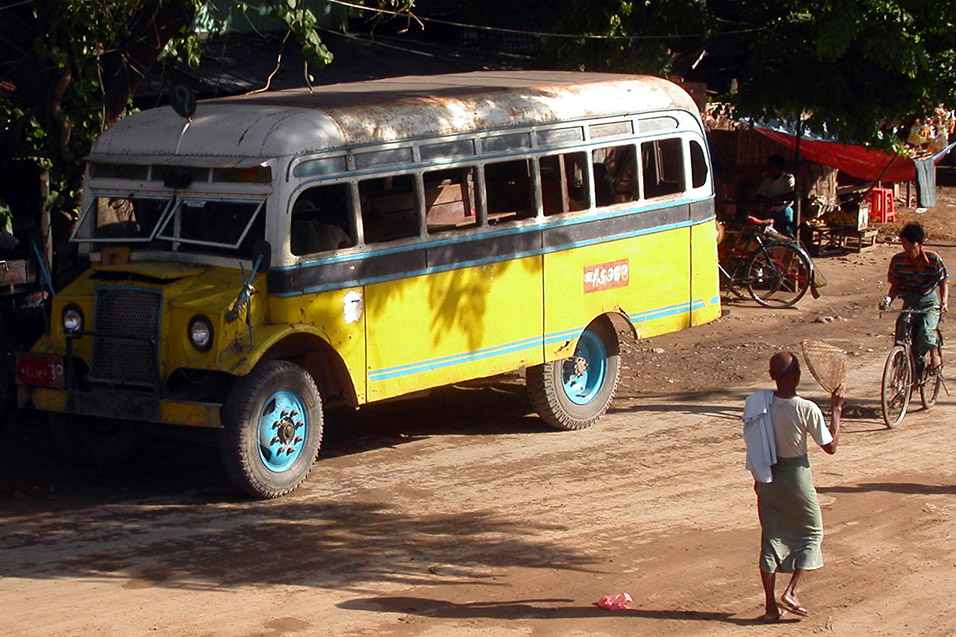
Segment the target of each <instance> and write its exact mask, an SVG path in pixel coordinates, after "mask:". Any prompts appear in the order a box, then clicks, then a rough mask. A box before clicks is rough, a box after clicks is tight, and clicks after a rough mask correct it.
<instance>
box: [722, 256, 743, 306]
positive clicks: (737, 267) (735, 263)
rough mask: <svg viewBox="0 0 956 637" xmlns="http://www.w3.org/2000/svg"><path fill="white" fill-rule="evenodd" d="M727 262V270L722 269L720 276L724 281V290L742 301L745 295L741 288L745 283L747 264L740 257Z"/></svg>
mask: <svg viewBox="0 0 956 637" xmlns="http://www.w3.org/2000/svg"><path fill="white" fill-rule="evenodd" d="M727 261H728V263H727V268H726V269H724V268H721V274H720V276H721V279H723V284H724V285H723V288H724V289H725V290H727V291H728V292H730V293H731V294H733V295H734V296H736V297H737V298H738V299H742V298H743V297H744V293H743V292H742V291H741V289H740V286H741V284H742V283H743V281H744V275H745V273H746V265H747V262H746V261H745V260H744V259H742V258H740V257H734V258H732V259H728V260H727Z"/></svg>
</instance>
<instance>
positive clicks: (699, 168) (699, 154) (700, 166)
mask: <svg viewBox="0 0 956 637" xmlns="http://www.w3.org/2000/svg"><path fill="white" fill-rule="evenodd" d="M706 183H707V160H706V159H705V157H704V148H703V146H701V145H700V144H699V143H697V142H696V141H695V140H693V139H692V140H690V185H691V188H700V187H701V186H703V185H704V184H706Z"/></svg>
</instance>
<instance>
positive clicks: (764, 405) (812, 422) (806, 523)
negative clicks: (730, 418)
mask: <svg viewBox="0 0 956 637" xmlns="http://www.w3.org/2000/svg"><path fill="white" fill-rule="evenodd" d="M770 378H772V379H773V380H774V382H775V383H776V385H777V389H776V391H770V390H762V391H758V392H756V393H754V394H752V395H751V396H749V397H748V398H747V403H746V406H745V408H744V439H745V440H746V442H747V468H748V469H750V470H751V471H752V472H753V475H754V490H755V491H756V492H757V511H758V514H759V516H760V528H761V548H760V581H761V583H762V584H763V590H764V596H765V603H766V604H765V608H766V610H765V612H764V614H763V615H762V616H761V617H760V620H761V621H764V622H775V621H779V620H780V618H781V616H782V615H783V612H784V611H789V612H791V613H794V614H795V615H800V616H802V617H806V616H807V615H809V613H808V611H807V609H806V608H804V607H803V605H802V604H801V603H800V599H799V598H798V596H797V588H798V586H799V585H800V582H801V580H802V579H803V575H804V573H805V572H806V571H810V570H814V569H818V568H820V567H821V566H823V554H822V552H821V550H820V545H821V543H822V542H823V516H822V514H821V512H820V504H819V503H818V502H817V493H816V490H815V489H814V487H813V476H812V475H811V473H810V462H809V459H808V458H807V434H809V435H810V436H811V437H812V438H813V440H814V441H815V442H816V443H817V444H818V445H820V447H821V448H823V450H824V451H826V452H827V453H828V454H834V453H836V449H837V443H838V442H839V439H840V415H841V413H842V411H843V401H844V395H845V393H846V386H845V385H840V386H839V387H838V388H836V389H835V390H834V391H833V393H832V394H831V395H830V406H831V416H830V424H829V426H827V425H826V424H825V423H824V419H823V412H822V411H820V408H819V407H818V406H817V405H816V404H815V403H813V402H811V401H809V400H806V399H805V398H802V397H800V396H798V395H797V385H799V383H800V362H799V361H798V360H797V357H796V356H795V355H794V354H792V353H790V352H779V353H777V354H774V356H773V357H772V358H771V359H770ZM777 572H781V573H792V574H793V575H792V576H791V578H790V583H789V584H788V585H787V587H786V589H785V590H784V591H783V594H782V595H781V596H780V600H779V601H777V600H776V598H775V589H774V587H775V584H776V574H777Z"/></svg>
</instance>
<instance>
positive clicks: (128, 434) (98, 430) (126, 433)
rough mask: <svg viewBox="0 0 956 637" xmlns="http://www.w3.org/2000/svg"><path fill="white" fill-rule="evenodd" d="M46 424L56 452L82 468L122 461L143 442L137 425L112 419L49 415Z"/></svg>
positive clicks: (141, 429)
mask: <svg viewBox="0 0 956 637" xmlns="http://www.w3.org/2000/svg"><path fill="white" fill-rule="evenodd" d="M48 425H49V428H50V437H51V438H53V442H54V444H55V445H56V446H57V449H59V450H60V452H61V453H62V454H63V455H64V456H66V457H67V458H69V459H70V460H71V461H73V462H75V463H76V464H78V465H82V466H85V467H97V466H108V465H112V464H117V463H120V462H123V461H124V460H127V459H129V458H131V457H132V456H133V455H134V454H135V453H136V451H137V450H138V449H139V447H140V445H142V442H143V439H144V435H143V428H142V426H141V425H140V424H139V423H135V422H127V421H125V420H116V419H114V418H94V417H93V416H81V415H75V414H74V415H68V414H50V417H49V420H48Z"/></svg>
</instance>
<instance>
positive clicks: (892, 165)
mask: <svg viewBox="0 0 956 637" xmlns="http://www.w3.org/2000/svg"><path fill="white" fill-rule="evenodd" d="M754 128H755V129H756V130H757V132H758V133H761V134H762V135H766V136H767V137H769V138H770V139H772V140H774V141H775V142H777V143H779V144H783V145H784V146H787V147H789V148H792V149H797V137H796V136H795V135H793V134H790V133H787V132H784V131H782V130H779V129H771V128H765V127H763V126H761V125H759V124H756V125H754ZM954 145H956V144H950V145H949V146H947V147H946V148H945V149H944V150H942V151H940V152H939V153H937V154H936V155H933V157H932V159H933V162H934V163H938V162H939V161H940V160H941V159H942V158H943V157H945V156H946V154H947V153H948V152H949V151H950V149H952V148H953V146H954ZM799 151H800V156H801V157H805V158H807V159H809V160H810V161H814V162H816V163H818V164H823V165H824V166H831V167H833V168H837V169H839V170H842V171H843V172H845V173H847V174H848V175H852V176H853V177H857V178H859V179H866V180H867V181H889V182H894V181H912V180H914V179H916V164H915V163H913V159H912V158H910V157H903V156H902V155H893V154H890V153H886V152H884V151H882V150H877V149H873V148H867V147H866V146H859V145H857V144H844V143H843V142H838V141H830V140H823V139H820V138H817V137H813V136H807V135H804V136H803V137H801V138H800V146H799Z"/></svg>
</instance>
